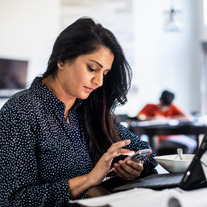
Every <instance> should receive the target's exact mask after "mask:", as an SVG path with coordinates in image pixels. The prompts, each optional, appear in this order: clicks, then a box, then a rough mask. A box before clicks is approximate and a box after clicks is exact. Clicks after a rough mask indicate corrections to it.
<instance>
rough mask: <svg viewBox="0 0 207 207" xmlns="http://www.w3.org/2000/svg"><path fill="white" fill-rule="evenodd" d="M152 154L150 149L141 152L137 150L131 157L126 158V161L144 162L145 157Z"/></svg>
mask: <svg viewBox="0 0 207 207" xmlns="http://www.w3.org/2000/svg"><path fill="white" fill-rule="evenodd" d="M150 152H152V150H151V149H143V150H138V151H137V152H135V154H133V155H132V156H130V157H128V158H127V159H126V161H127V160H137V159H138V160H144V159H145V158H146V157H147V155H148V154H149V153H150Z"/></svg>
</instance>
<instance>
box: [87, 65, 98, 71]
mask: <svg viewBox="0 0 207 207" xmlns="http://www.w3.org/2000/svg"><path fill="white" fill-rule="evenodd" d="M88 69H89V70H90V71H91V72H94V71H96V70H95V69H93V68H92V67H90V66H88Z"/></svg>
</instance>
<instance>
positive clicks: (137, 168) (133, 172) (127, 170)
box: [114, 150, 152, 180]
mask: <svg viewBox="0 0 207 207" xmlns="http://www.w3.org/2000/svg"><path fill="white" fill-rule="evenodd" d="M151 154H152V150H150V152H149V153H148V154H147V155H146V156H145V158H146V157H149V156H150V155H151ZM143 162H144V161H141V160H139V159H136V158H135V159H130V160H129V159H128V158H126V159H125V160H124V161H123V160H120V161H119V162H118V163H115V164H114V172H115V173H116V174H117V175H118V176H119V177H121V178H122V179H125V180H134V179H136V178H137V177H140V175H141V172H142V171H143V169H144V168H143Z"/></svg>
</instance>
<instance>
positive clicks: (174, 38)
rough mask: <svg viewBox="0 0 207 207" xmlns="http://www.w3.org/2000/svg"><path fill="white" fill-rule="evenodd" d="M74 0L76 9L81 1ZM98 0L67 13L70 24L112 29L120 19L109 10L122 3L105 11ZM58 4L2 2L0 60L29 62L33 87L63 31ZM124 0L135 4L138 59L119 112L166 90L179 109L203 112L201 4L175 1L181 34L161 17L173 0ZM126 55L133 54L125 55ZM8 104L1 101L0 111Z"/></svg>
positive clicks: (54, 1) (20, 0) (154, 98)
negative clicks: (82, 21) (90, 20)
mask: <svg viewBox="0 0 207 207" xmlns="http://www.w3.org/2000/svg"><path fill="white" fill-rule="evenodd" d="M68 1H69V0H68ZM70 1H71V2H73V4H75V5H76V7H77V1H72V0H70ZM91 1H92V0H90V1H88V2H91ZM95 1H96V4H90V5H91V6H90V7H89V6H88V7H89V8H90V12H88V13H87V12H85V9H83V8H82V6H81V5H79V6H80V7H79V8H80V9H77V10H76V11H75V12H74V11H73V13H74V15H72V16H71V13H70V12H69V11H68V10H67V11H66V13H67V12H68V15H69V19H70V20H71V21H69V22H70V23H71V22H72V21H74V17H76V18H77V17H79V16H84V15H85V14H86V13H87V15H90V14H91V15H92V17H94V18H97V19H98V20H99V21H100V22H102V21H101V20H102V19H103V21H104V22H109V23H110V27H109V28H110V29H111V30H112V31H113V21H115V23H116V20H115V19H110V21H109V20H107V17H108V15H107V12H108V11H110V12H111V9H110V10H109V8H116V6H115V4H116V3H118V4H119V5H120V1H117V0H113V1H112V0H111V1H107V2H108V3H107V4H108V5H107V6H105V7H101V10H100V4H99V3H98V1H99V2H103V1H101V0H95ZM60 2H61V0H29V1H28V0H18V1H16V0H6V1H5V0H0V19H1V21H0V28H1V32H0V57H6V58H15V59H16V58H18V59H28V60H29V61H30V62H29V73H28V82H29V83H30V82H31V81H32V79H33V78H34V77H35V76H36V75H38V74H42V73H43V72H44V71H45V69H46V64H47V60H48V58H49V55H50V53H51V47H52V45H53V43H54V40H55V38H56V37H57V35H58V34H59V32H60V29H62V27H61V24H60V19H61V18H62V16H61V13H60V12H61V10H60ZM110 2H111V4H112V5H111V6H110ZM121 2H129V3H131V2H132V3H133V5H132V8H133V10H132V11H131V12H132V15H131V16H132V20H131V21H132V22H129V24H132V25H133V24H134V28H133V31H134V33H133V38H134V41H135V46H134V48H135V52H134V57H135V58H134V60H133V61H134V63H133V73H134V76H133V85H132V86H133V88H135V90H133V91H132V92H130V94H129V95H128V100H129V102H128V103H127V104H126V106H124V107H119V108H118V109H117V113H128V114H129V115H130V116H134V115H136V113H137V112H138V111H139V110H140V109H141V107H142V106H144V105H145V104H146V103H148V102H155V103H156V102H157V100H158V98H159V95H160V93H161V91H162V90H163V89H165V88H167V89H170V90H172V91H173V92H175V94H176V99H175V102H176V103H177V104H178V105H179V106H180V107H181V108H183V109H186V110H187V111H190V112H193V111H198V112H199V111H200V99H201V98H200V70H201V60H200V56H201V54H200V53H201V52H200V45H199V44H200V34H199V24H200V20H199V19H198V18H201V17H200V16H201V13H202V12H201V11H200V10H202V7H201V3H202V0H196V1H195V0H182V1H181V0H174V6H175V9H179V10H182V11H183V12H184V30H183V31H182V32H180V33H165V32H164V31H163V28H162V13H163V11H165V10H169V9H170V6H171V1H170V0H156V1H155V0H132V1H131V0H125V1H123V0H122V1H121ZM86 4H87V3H84V5H86ZM69 5H70V3H69ZM81 8H82V9H81ZM84 8H85V7H84ZM107 8H108V9H107ZM122 11H123V10H120V9H119V10H118V12H122ZM110 14H111V13H110ZM120 14H121V13H119V15H120ZM123 15H126V14H125V13H123ZM127 15H128V14H127ZM133 17H134V18H133ZM101 18H102V19H101ZM104 18H105V19H104ZM120 22H121V21H120ZM120 22H119V23H120ZM104 25H105V24H104ZM105 26H107V25H105ZM116 29H117V27H116ZM121 31H125V27H124V25H122V24H121V27H120V29H119V33H121ZM120 43H121V44H122V45H124V44H125V43H122V42H120ZM130 52H132V51H130ZM126 56H131V54H128V53H127V54H126ZM136 89H138V91H136ZM4 101H5V100H0V107H1V105H2V103H3V102H4Z"/></svg>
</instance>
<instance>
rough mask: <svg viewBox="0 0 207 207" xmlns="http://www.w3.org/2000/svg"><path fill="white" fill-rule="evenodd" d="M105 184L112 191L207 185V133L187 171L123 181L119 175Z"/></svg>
mask: <svg viewBox="0 0 207 207" xmlns="http://www.w3.org/2000/svg"><path fill="white" fill-rule="evenodd" d="M103 186H104V187H105V188H106V189H108V190H109V191H110V192H119V191H124V190H129V189H133V188H151V189H155V190H161V189H165V188H172V187H179V188H181V189H183V190H193V189H199V188H203V187H207V134H206V135H205V136H204V138H203V141H202V143H201V145H200V147H199V149H198V150H197V152H196V154H195V156H194V158H193V160H192V162H191V164H190V165H189V167H188V169H187V170H186V172H184V173H165V174H153V175H150V176H147V177H144V178H140V179H137V180H135V181H131V182H127V181H123V180H122V179H120V178H119V177H118V176H117V177H114V178H111V179H109V180H107V181H105V182H104V183H103Z"/></svg>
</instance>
